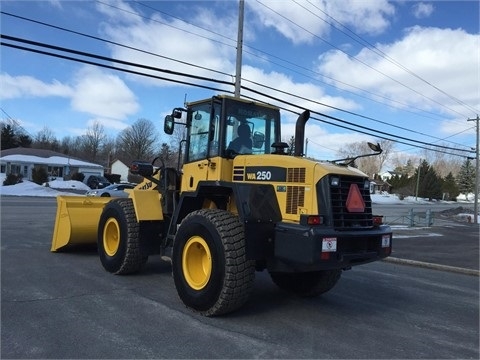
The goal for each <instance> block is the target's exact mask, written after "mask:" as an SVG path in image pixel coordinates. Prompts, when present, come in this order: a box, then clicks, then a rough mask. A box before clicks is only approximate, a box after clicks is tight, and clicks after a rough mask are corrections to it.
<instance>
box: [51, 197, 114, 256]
mask: <svg viewBox="0 0 480 360" xmlns="http://www.w3.org/2000/svg"><path fill="white" fill-rule="evenodd" d="M111 199H112V198H110V197H98V198H97V197H95V198H94V197H92V198H87V197H84V196H57V215H56V218H55V228H54V230H53V238H52V248H51V249H50V251H57V250H60V249H62V248H63V247H65V246H67V245H78V244H94V243H96V242H97V231H98V222H99V219H100V216H101V214H102V211H103V208H104V207H105V204H106V203H108V202H109V201H110V200H111Z"/></svg>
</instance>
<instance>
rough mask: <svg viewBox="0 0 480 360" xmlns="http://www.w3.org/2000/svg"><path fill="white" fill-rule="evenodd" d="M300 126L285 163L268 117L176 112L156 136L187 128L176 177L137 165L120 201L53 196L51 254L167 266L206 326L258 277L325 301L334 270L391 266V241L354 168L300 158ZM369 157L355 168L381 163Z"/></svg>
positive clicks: (232, 109) (114, 268) (218, 108)
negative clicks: (91, 248) (380, 263)
mask: <svg viewBox="0 0 480 360" xmlns="http://www.w3.org/2000/svg"><path fill="white" fill-rule="evenodd" d="M309 116H310V115H309V112H308V111H305V112H303V113H302V114H301V115H300V116H299V118H298V120H297V124H296V133H295V147H294V149H292V150H293V151H290V152H289V151H288V150H287V148H288V145H287V144H286V143H284V142H281V140H280V139H281V137H280V111H279V109H278V108H277V107H273V106H270V105H266V104H263V103H257V102H253V101H247V100H243V99H238V98H233V97H230V96H224V95H222V96H214V97H212V98H210V99H206V100H202V101H196V102H191V103H188V104H186V105H185V107H181V108H175V109H174V110H173V111H172V114H171V115H168V116H167V117H166V118H165V122H164V130H165V132H166V133H167V134H172V133H173V130H174V127H175V125H177V126H186V130H187V137H186V141H185V147H184V148H185V151H184V154H183V155H184V161H183V166H182V168H181V170H180V167H177V168H168V167H164V166H158V167H157V166H155V161H154V162H152V163H148V162H134V163H133V164H132V166H131V168H130V171H131V172H132V173H134V174H139V175H141V176H143V177H144V181H143V182H142V183H140V184H138V185H137V186H136V187H135V189H133V190H127V191H128V192H129V197H128V198H122V199H112V198H82V197H67V196H59V197H58V208H57V216H56V223H55V230H54V235H53V241H52V251H59V250H62V249H64V248H66V247H71V245H74V244H82V243H95V242H96V243H97V246H98V252H99V256H100V260H101V263H102V264H103V266H104V268H105V269H106V270H107V271H109V272H112V273H114V274H129V273H133V272H137V271H139V270H141V268H142V266H143V265H144V264H145V263H146V261H147V259H148V256H150V255H153V254H160V255H162V256H168V257H170V258H171V262H172V274H173V278H174V282H175V286H176V289H177V292H178V295H179V297H180V299H181V300H182V301H183V303H184V304H185V305H186V306H187V307H189V308H191V309H193V310H194V311H196V312H199V313H201V314H203V315H205V316H215V315H220V314H225V313H228V312H231V311H233V310H235V309H238V308H239V307H241V306H242V305H243V304H244V303H245V302H246V301H247V300H248V297H249V294H250V292H251V290H252V286H253V281H254V275H255V271H263V270H267V271H268V272H269V274H270V275H271V278H272V280H273V282H274V283H275V284H276V285H278V286H279V287H280V288H282V289H284V290H286V291H289V292H292V293H295V294H298V295H300V296H317V295H319V294H322V293H325V292H326V291H328V290H330V289H331V288H333V287H334V286H335V284H336V283H337V281H338V280H339V279H340V276H341V273H342V271H343V270H347V269H350V268H351V267H352V266H354V265H360V264H365V263H368V262H372V261H376V260H379V259H382V258H385V257H387V256H389V255H390V254H391V246H392V232H391V229H390V228H389V227H388V226H385V225H383V224H382V221H381V219H382V218H381V216H374V215H373V214H372V203H371V199H370V183H369V181H368V177H367V176H366V175H365V174H363V173H361V172H360V171H358V170H357V169H355V168H354V167H351V166H349V165H348V164H349V163H351V162H352V161H353V160H354V159H340V160H338V161H335V162H317V161H313V160H310V159H307V158H305V157H304V154H303V142H304V132H305V130H304V129H305V123H306V122H307V120H308V118H309ZM371 148H372V150H373V151H374V153H371V154H364V155H359V156H358V157H360V156H372V155H376V154H379V153H380V152H381V149H380V147H379V146H378V145H372V146H371ZM179 163H180V162H179Z"/></svg>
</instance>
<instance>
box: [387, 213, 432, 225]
mask: <svg viewBox="0 0 480 360" xmlns="http://www.w3.org/2000/svg"><path fill="white" fill-rule="evenodd" d="M434 218H435V216H434V213H432V211H431V210H427V211H425V212H414V211H413V209H410V210H409V211H408V214H406V215H401V216H399V217H397V218H392V219H390V218H389V219H387V217H386V216H384V217H383V223H384V224H388V225H392V224H402V225H408V226H409V227H414V226H426V227H430V226H432V225H433V220H434Z"/></svg>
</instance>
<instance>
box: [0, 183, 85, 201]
mask: <svg viewBox="0 0 480 360" xmlns="http://www.w3.org/2000/svg"><path fill="white" fill-rule="evenodd" d="M60 183H61V184H60ZM55 187H56V188H57V189H72V190H89V189H90V188H89V187H88V186H87V185H85V184H84V183H82V182H80V181H73V180H69V181H58V180H55V181H51V182H50V183H49V186H41V185H38V184H35V183H34V182H31V181H28V180H24V181H23V182H21V183H19V184H15V185H8V186H5V185H3V186H0V195H10V196H44V197H46V196H50V197H56V196H57V195H79V194H76V193H70V192H66V191H58V190H55Z"/></svg>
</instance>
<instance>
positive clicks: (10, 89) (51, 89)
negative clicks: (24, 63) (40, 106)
mask: <svg viewBox="0 0 480 360" xmlns="http://www.w3.org/2000/svg"><path fill="white" fill-rule="evenodd" d="M0 83H1V84H2V86H1V87H0V99H2V100H6V99H16V98H28V97H51V96H59V97H69V96H71V95H72V89H71V88H70V87H69V86H67V85H63V84H61V83H60V82H59V81H57V80H53V81H52V82H51V83H45V82H43V81H41V80H38V79H35V78H34V77H31V76H11V75H9V74H5V73H3V74H0Z"/></svg>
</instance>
